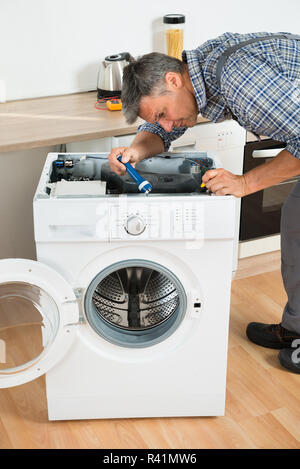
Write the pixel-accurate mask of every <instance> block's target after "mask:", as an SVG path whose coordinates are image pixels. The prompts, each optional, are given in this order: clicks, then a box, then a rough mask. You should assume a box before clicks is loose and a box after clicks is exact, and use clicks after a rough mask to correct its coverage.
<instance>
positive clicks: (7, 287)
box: [0, 259, 79, 388]
mask: <svg viewBox="0 0 300 469" xmlns="http://www.w3.org/2000/svg"><path fill="white" fill-rule="evenodd" d="M78 320H79V309H78V305H77V300H76V297H75V294H74V291H73V289H72V287H71V285H70V284H69V283H68V282H67V281H66V279H65V278H64V277H62V276H61V275H60V274H59V273H58V272H56V271H55V270H54V269H52V268H51V267H49V266H47V265H45V264H43V263H40V262H37V261H32V260H28V259H2V260H0V388H8V387H11V386H17V385H20V384H23V383H27V382H29V381H32V380H34V379H36V378H38V377H39V376H41V375H42V374H44V373H46V372H47V371H48V370H50V369H51V368H53V366H55V365H56V363H58V362H59V361H60V360H61V359H62V358H63V357H64V356H65V355H66V353H67V351H68V350H69V349H70V347H71V346H72V343H73V341H74V340H75V338H76V326H77V324H78Z"/></svg>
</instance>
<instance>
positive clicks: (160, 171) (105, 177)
mask: <svg viewBox="0 0 300 469" xmlns="http://www.w3.org/2000/svg"><path fill="white" fill-rule="evenodd" d="M214 166H215V165H214V160H213V159H212V158H210V157H208V155H207V153H206V152H191V153H164V154H162V155H157V156H155V157H152V158H149V159H145V160H143V161H141V162H140V163H138V164H137V165H136V169H137V171H138V172H139V174H140V175H141V176H142V177H143V178H144V179H145V180H146V181H149V183H150V184H151V186H152V193H154V194H155V193H156V194H167V193H169V194H170V193H173V194H174V193H181V194H184V193H193V192H198V193H200V192H206V188H205V187H201V182H202V176H203V175H204V174H205V172H206V171H207V170H208V169H212V168H214ZM62 181H68V182H71V183H73V184H70V185H66V184H64V185H63V186H62V184H60V183H61V182H62ZM91 181H93V182H94V184H93V187H92V184H90V182H91ZM95 181H99V182H102V184H98V186H97V184H95ZM75 182H76V183H82V182H85V183H88V184H85V187H83V185H81V189H80V184H78V185H75V184H74V183H75ZM56 185H57V186H56ZM72 185H73V187H72V188H71V186H72ZM60 186H62V187H60ZM48 189H49V191H50V193H51V196H55V197H65V196H67V195H68V193H69V195H70V196H76V190H77V189H78V195H77V196H78V197H81V196H85V195H87V196H97V195H103V194H138V193H139V188H138V186H137V184H136V182H135V181H133V180H132V178H131V177H130V176H129V175H128V174H127V173H126V174H125V175H124V176H119V175H117V174H115V173H113V172H112V171H111V169H110V166H109V163H108V161H107V154H105V153H102V154H101V153H100V154H92V155H80V154H65V153H61V154H58V156H57V159H56V160H55V161H53V163H52V172H51V177H50V183H49V184H48Z"/></svg>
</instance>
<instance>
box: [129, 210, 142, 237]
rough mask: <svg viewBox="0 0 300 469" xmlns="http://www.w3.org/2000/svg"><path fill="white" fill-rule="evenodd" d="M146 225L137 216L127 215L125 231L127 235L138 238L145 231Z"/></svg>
mask: <svg viewBox="0 0 300 469" xmlns="http://www.w3.org/2000/svg"><path fill="white" fill-rule="evenodd" d="M145 228H146V223H145V221H144V220H143V219H142V218H141V217H140V216H139V215H129V216H128V217H127V220H126V224H125V230H126V231H127V233H128V234H130V235H133V236H138V235H140V234H142V233H143V231H145Z"/></svg>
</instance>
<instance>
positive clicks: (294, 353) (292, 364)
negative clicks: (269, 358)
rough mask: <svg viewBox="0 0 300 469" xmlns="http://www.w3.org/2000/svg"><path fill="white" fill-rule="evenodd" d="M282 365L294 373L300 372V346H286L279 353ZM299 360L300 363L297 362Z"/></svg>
mask: <svg viewBox="0 0 300 469" xmlns="http://www.w3.org/2000/svg"><path fill="white" fill-rule="evenodd" d="M278 360H279V363H280V365H282V366H283V367H284V368H287V369H288V370H289V371H293V373H299V374H300V350H299V348H298V349H297V348H292V347H290V348H284V349H282V350H280V352H279V355H278ZM297 362H298V363H297Z"/></svg>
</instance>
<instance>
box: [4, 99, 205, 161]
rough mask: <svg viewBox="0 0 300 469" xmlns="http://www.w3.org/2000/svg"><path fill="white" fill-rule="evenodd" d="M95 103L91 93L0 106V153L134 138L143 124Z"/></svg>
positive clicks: (14, 102)
mask: <svg viewBox="0 0 300 469" xmlns="http://www.w3.org/2000/svg"><path fill="white" fill-rule="evenodd" d="M96 101H97V93H96V91H92V92H86V93H76V94H69V95H63V96H54V97H53V96H52V97H47V98H36V99H25V100H19V101H11V102H7V103H2V104H0V152H4V151H15V150H22V149H29V148H36V147H43V146H47V145H57V144H62V143H70V142H78V141H83V140H92V139H97V138H103V137H111V136H117V135H127V134H132V133H135V132H136V130H137V128H138V126H139V125H140V124H141V123H142V122H143V121H142V120H141V119H138V120H137V121H136V123H135V124H134V125H128V124H127V123H126V121H125V118H124V116H123V114H122V112H121V111H114V112H110V111H100V110H98V109H95V107H94V105H95V103H96ZM203 122H209V121H208V120H207V119H205V118H203V117H201V116H199V117H198V123H203Z"/></svg>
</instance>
